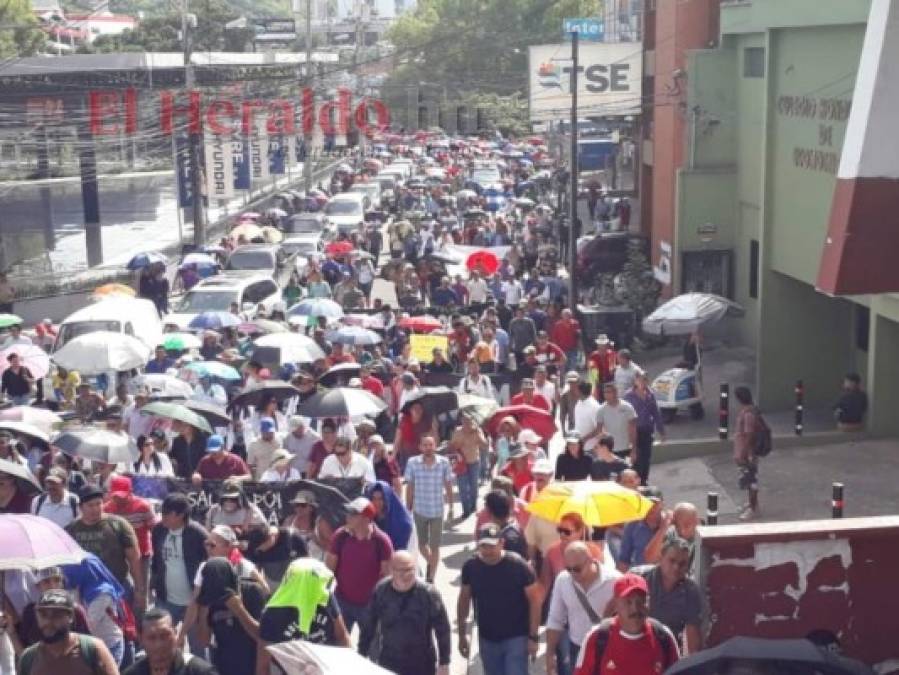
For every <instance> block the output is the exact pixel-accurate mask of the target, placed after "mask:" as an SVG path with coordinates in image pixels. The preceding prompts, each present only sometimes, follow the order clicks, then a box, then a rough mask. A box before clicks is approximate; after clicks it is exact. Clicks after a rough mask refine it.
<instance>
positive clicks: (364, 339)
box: [325, 326, 381, 346]
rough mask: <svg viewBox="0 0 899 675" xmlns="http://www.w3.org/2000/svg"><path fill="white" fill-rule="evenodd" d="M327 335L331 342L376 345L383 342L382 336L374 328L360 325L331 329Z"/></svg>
mask: <svg viewBox="0 0 899 675" xmlns="http://www.w3.org/2000/svg"><path fill="white" fill-rule="evenodd" d="M325 337H326V338H327V339H328V340H329V341H330V342H340V343H342V344H345V345H354V346H358V345H376V344H378V343H380V342H381V336H380V335H378V334H377V333H375V332H374V331H372V330H368V329H367V328H362V327H360V326H343V327H341V328H338V329H337V330H332V331H329V332H328V333H327V334H326V335H325Z"/></svg>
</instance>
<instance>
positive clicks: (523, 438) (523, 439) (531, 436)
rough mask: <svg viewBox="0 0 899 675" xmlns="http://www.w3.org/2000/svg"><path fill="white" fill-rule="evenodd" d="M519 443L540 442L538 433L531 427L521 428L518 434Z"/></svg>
mask: <svg viewBox="0 0 899 675" xmlns="http://www.w3.org/2000/svg"><path fill="white" fill-rule="evenodd" d="M518 442H519V443H537V444H539V443H540V435H539V434H538V433H537V432H536V431H534V430H533V429H522V430H521V431H520V432H519V434H518Z"/></svg>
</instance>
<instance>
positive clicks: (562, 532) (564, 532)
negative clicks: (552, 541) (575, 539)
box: [556, 527, 574, 537]
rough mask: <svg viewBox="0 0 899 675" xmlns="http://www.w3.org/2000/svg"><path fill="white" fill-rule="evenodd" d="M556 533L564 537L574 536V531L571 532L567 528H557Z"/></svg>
mask: <svg viewBox="0 0 899 675" xmlns="http://www.w3.org/2000/svg"><path fill="white" fill-rule="evenodd" d="M556 532H558V533H559V535H560V536H562V537H570V536H571V535H572V534H574V530H571V529H569V528H567V527H557V528H556Z"/></svg>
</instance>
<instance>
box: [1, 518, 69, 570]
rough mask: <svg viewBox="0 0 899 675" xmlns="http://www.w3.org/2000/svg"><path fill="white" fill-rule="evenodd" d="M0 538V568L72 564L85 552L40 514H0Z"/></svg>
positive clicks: (34, 568)
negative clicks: (1, 544) (0, 543)
mask: <svg viewBox="0 0 899 675" xmlns="http://www.w3.org/2000/svg"><path fill="white" fill-rule="evenodd" d="M0 541H2V542H3V547H2V548H0V570H21V569H31V570H35V571H36V570H42V569H46V568H48V567H55V566H57V565H74V564H78V563H80V562H81V561H82V559H83V558H84V555H85V553H84V550H82V548H81V547H80V546H79V545H78V544H76V543H75V540H74V539H72V537H70V536H69V535H68V533H67V532H66V531H65V530H63V529H62V528H61V527H60V526H59V525H57V524H56V523H54V522H53V521H52V520H49V519H48V518H44V517H42V516H32V515H25V514H3V515H0Z"/></svg>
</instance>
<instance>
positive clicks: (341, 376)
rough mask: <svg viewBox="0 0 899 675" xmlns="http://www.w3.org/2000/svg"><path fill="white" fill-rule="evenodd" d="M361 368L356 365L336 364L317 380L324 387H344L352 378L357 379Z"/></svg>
mask: <svg viewBox="0 0 899 675" xmlns="http://www.w3.org/2000/svg"><path fill="white" fill-rule="evenodd" d="M360 370H361V367H360V366H359V364H358V363H338V364H337V365H336V366H334V367H332V368H330V369H329V370H328V371H327V372H325V373H324V374H322V376H321V377H319V378H318V382H319V384H321V385H324V386H325V387H339V386H342V385H345V384H346V383H347V382H349V381H350V380H351V379H352V378H354V377H359V372H360Z"/></svg>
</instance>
